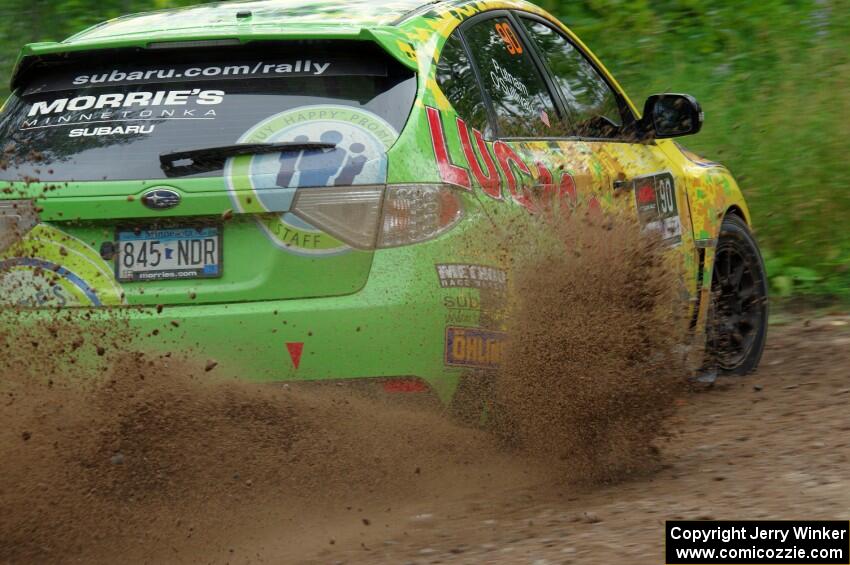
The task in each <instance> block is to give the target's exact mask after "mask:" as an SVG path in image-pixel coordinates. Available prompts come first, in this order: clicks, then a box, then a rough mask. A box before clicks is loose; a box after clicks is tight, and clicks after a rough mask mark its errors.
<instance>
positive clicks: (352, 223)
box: [291, 185, 385, 249]
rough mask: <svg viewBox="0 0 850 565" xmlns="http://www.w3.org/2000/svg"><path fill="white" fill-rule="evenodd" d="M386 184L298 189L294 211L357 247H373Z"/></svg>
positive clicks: (305, 219)
mask: <svg viewBox="0 0 850 565" xmlns="http://www.w3.org/2000/svg"><path fill="white" fill-rule="evenodd" d="M384 188H385V187H384V186H383V185H368V186H346V187H334V188H308V189H299V190H298V192H296V193H295V199H294V200H293V202H292V209H291V211H292V213H293V214H295V215H296V216H298V217H299V218H301V219H302V220H304V221H306V222H308V223H310V224H312V225H313V226H315V227H317V228H319V229H321V230H323V231H325V232H327V233H328V234H330V235H332V236H334V237H335V238H337V239H339V240H340V241H343V242H345V243H347V244H348V245H350V246H351V247H354V248H355V249H374V248H375V242H376V240H377V237H378V225H379V221H380V219H381V202H382V201H383V199H384Z"/></svg>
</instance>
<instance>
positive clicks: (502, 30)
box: [496, 23, 522, 55]
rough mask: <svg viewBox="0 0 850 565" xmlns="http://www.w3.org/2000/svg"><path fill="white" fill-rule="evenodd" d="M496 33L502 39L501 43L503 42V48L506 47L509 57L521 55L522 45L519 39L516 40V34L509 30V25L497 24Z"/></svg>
mask: <svg viewBox="0 0 850 565" xmlns="http://www.w3.org/2000/svg"><path fill="white" fill-rule="evenodd" d="M496 31H497V32H498V34H499V36H500V37H501V38H502V41H504V42H505V47H507V49H508V53H510V54H511V55H521V54H522V45H521V44H520V42H519V38H517V36H516V34H515V33H514V30H513V29H511V26H510V24H507V23H498V24H496Z"/></svg>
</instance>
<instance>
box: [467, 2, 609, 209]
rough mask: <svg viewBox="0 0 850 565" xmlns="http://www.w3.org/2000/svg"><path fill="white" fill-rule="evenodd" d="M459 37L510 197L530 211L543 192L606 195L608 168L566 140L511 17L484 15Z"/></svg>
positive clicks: (559, 114) (555, 101)
mask: <svg viewBox="0 0 850 565" xmlns="http://www.w3.org/2000/svg"><path fill="white" fill-rule="evenodd" d="M461 32H462V35H463V40H464V42H465V45H466V47H467V49H468V53H469V56H470V58H471V60H472V65H473V67H474V70H475V74H476V76H477V78H478V81H479V83H480V85H481V88H482V91H483V93H484V100H485V106H486V108H487V113H488V118H489V125H488V128H487V136H488V139H489V140H492V148H493V153H494V155H495V158H496V161H497V164H498V165H499V169H500V170H501V171H502V174H503V176H504V180H503V182H504V185H505V189H506V190H505V192H506V193H507V195H509V197H510V198H512V199H513V200H515V201H516V202H518V203H519V204H521V205H523V206H525V207H527V208H529V209H532V210H533V208H534V206H535V203H534V202H535V200H536V196H539V195H540V191H539V189H541V188H542V189H543V194H546V193H547V192H548V193H552V194H560V195H567V196H569V197H571V198H573V199H575V198H586V199H587V200H589V201H591V202H594V203H595V202H598V200H599V199H600V198H602V197H603V195H604V194H605V193H606V192H607V193H609V194H610V193H611V191H612V180H613V179H612V178H611V176H610V170H611V167H606V166H604V165H603V164H602V163H600V161H599V158H598V156H597V155H596V154H595V153H594V150H593V148H592V147H591V146H590V145H589V144H587V143H584V142H582V141H580V140H572V141H570V142H566V143H565V142H564V136H565V131H566V130H565V128H564V124H565V119H566V116H565V114H564V110H563V107H562V104H561V103H560V100H559V98H558V97H557V95H556V91H555V89H554V88H553V85H552V84H551V82H550V81H549V80H548V79H547V77H546V75H545V74H544V73H543V72H542V68H541V66H540V64H539V62H538V60H537V57H536V55H535V54H534V52H533V51H532V50H531V49H529V46H528V45H527V44H526V43H525V42H524V41H523V39H522V37H523V36H522V35H521V32H520V31H519V30H518V28H517V23H516V20H515V18H514V17H513V16H512V15H511V14H510V13H509V12H507V11H492V12H487V13H485V14H482V15H480V16H478V17H476V18H472V19H470V20H468V21H467V22H465V23H464V24H463V25H462V26H461ZM535 188H536V189H538V190H534V189H535Z"/></svg>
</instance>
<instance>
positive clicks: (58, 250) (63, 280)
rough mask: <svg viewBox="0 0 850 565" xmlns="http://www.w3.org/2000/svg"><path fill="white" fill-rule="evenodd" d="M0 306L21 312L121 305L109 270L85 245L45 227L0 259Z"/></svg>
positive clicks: (39, 227) (41, 226)
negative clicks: (48, 308)
mask: <svg viewBox="0 0 850 565" xmlns="http://www.w3.org/2000/svg"><path fill="white" fill-rule="evenodd" d="M0 304H4V305H10V306H21V307H25V308H40V307H60V308H61V307H97V306H116V305H120V304H123V293H122V290H121V286H120V285H119V284H118V283H117V282H116V280H115V277H114V275H113V273H112V267H111V266H110V265H109V264H107V263H106V262H105V261H104V260H103V259H101V257H100V254H99V253H97V252H96V251H95V250H94V249H92V248H91V247H90V246H88V245H86V244H85V243H84V242H83V241H80V240H79V239H77V238H75V237H72V236H70V235H68V234H66V233H64V232H61V231H59V230H57V229H55V228H52V227H50V226H48V225H45V224H39V225H37V226H36V227H35V228H33V230H32V231H31V232H29V233H28V234H27V236H26V237H25V238H24V240H23V241H22V242H20V243H17V244H15V245H13V246H12V247H10V248H9V249H7V250H6V251H5V252H4V253H2V254H0Z"/></svg>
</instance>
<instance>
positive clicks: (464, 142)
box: [457, 118, 502, 200]
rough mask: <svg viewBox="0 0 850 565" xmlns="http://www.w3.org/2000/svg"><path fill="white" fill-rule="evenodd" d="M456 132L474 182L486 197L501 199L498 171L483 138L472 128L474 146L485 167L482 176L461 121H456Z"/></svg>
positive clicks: (463, 123)
mask: <svg viewBox="0 0 850 565" xmlns="http://www.w3.org/2000/svg"><path fill="white" fill-rule="evenodd" d="M457 132H458V134H459V135H460V144H461V146H462V147H463V153H464V155H466V161H467V162H468V163H469V167H470V168H471V169H472V174H473V175H474V176H475V180H477V181H478V183H479V184H480V185H481V190H482V191H483V192H484V194H486V195H487V196H489V197H491V198H495V199H496V200H501V199H502V188H501V184H502V183H501V180H500V179H499V171H498V170H497V169H496V163H495V162H493V157H492V156H491V155H490V151H489V150H488V149H487V144H486V143H485V142H484V136H483V135H482V134H481V132H480V131H478V130H477V129H475V128H472V135H474V136H475V144H476V145H477V146H478V152H479V153H480V154H481V158H482V159H483V160H484V166H485V167H487V174H484V171H483V169H482V168H481V164H480V163H479V162H478V158H477V157H476V156H475V151H474V150H473V149H472V142H471V141H470V139H469V129H468V128H467V127H466V122H464V121H463V119H461V118H458V119H457Z"/></svg>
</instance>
